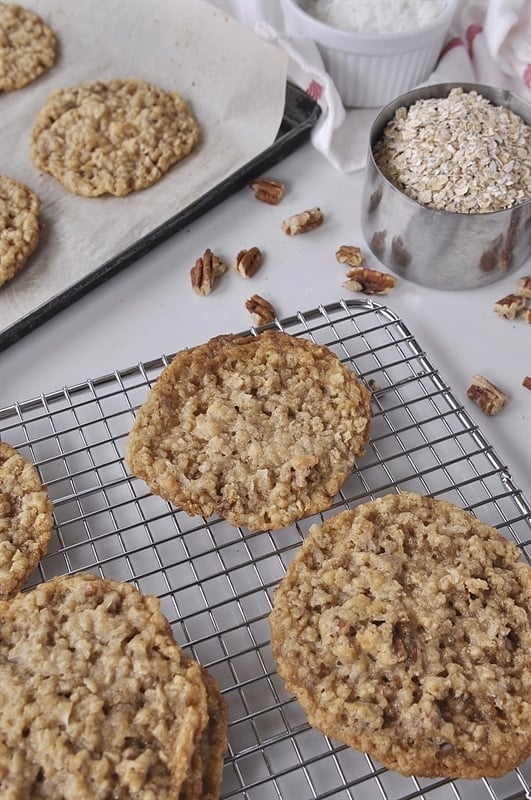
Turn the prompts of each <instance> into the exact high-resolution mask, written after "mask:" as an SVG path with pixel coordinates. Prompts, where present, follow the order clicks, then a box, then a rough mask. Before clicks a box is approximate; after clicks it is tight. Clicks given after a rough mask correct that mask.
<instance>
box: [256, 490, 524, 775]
mask: <svg viewBox="0 0 531 800" xmlns="http://www.w3.org/2000/svg"><path fill="white" fill-rule="evenodd" d="M518 558H519V550H518V548H517V547H516V546H515V545H514V544H512V543H511V542H509V541H508V540H507V539H505V538H504V537H503V536H502V535H501V534H500V533H499V532H498V531H497V530H495V529H494V528H491V527H490V526H489V525H487V524H485V523H483V522H480V521H479V520H477V519H476V518H475V517H473V516H472V515H470V514H468V513H467V512H465V511H464V510H463V509H461V508H458V507H457V506H454V505H453V504H451V503H449V502H446V501H444V500H435V499H433V498H430V497H423V496H420V495H418V494H414V493H409V492H404V493H402V494H397V495H394V494H393V495H388V496H386V497H381V498H379V499H377V500H374V501H372V502H367V503H365V504H363V505H360V506H358V507H357V508H355V509H354V510H349V511H344V512H342V513H340V514H336V515H335V516H332V517H330V518H328V519H327V520H326V521H325V522H324V523H323V524H322V525H315V526H313V527H312V528H311V529H310V532H309V535H308V537H307V539H306V540H305V542H304V543H303V545H302V548H301V549H300V551H299V552H298V553H297V555H296V556H295V559H294V561H293V562H292V563H291V564H290V566H289V567H288V570H287V573H286V576H285V577H284V578H283V579H282V580H281V582H280V585H279V587H278V589H277V591H276V593H275V595H274V599H273V611H272V613H271V615H270V625H271V636H272V650H273V655H274V658H275V661H276V664H277V667H278V671H279V674H280V675H281V677H282V678H283V680H284V681H285V684H286V687H287V689H288V690H289V691H291V692H293V693H294V694H295V696H296V697H297V699H298V700H299V702H300V703H301V705H302V707H303V709H304V711H305V712H306V714H307V717H308V720H309V722H310V724H311V725H312V726H314V727H315V728H317V729H318V730H320V731H322V732H324V733H326V734H328V735H329V736H331V737H333V738H335V739H337V740H339V741H341V742H344V743H345V744H347V745H349V746H351V747H354V748H356V749H359V750H362V751H366V752H368V753H370V754H371V755H372V756H373V757H375V758H377V759H379V760H380V761H381V762H383V764H384V765H385V766H387V767H388V768H390V769H394V770H397V771H398V772H401V773H402V774H404V775H412V774H417V775H421V776H425V777H449V778H479V777H483V776H489V777H498V776H501V775H503V774H505V773H506V772H508V771H509V770H510V769H512V768H514V767H515V766H516V765H518V764H519V763H521V762H522V761H524V760H525V759H526V757H527V756H529V755H530V753H531V671H530V669H529V654H530V653H531V623H530V609H531V569H530V567H529V566H528V565H526V564H524V563H523V562H522V561H518Z"/></svg>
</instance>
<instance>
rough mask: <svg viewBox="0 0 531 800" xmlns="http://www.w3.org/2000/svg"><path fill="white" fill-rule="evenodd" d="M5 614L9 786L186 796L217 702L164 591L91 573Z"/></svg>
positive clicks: (5, 606) (59, 583) (0, 688)
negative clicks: (175, 625)
mask: <svg viewBox="0 0 531 800" xmlns="http://www.w3.org/2000/svg"><path fill="white" fill-rule="evenodd" d="M0 621H1V625H0V701H1V702H0V795H2V797H31V798H32V800H41V799H42V800H44V798H46V800H59V798H61V800H77V798H80V797H82V798H84V800H103V798H108V797H120V798H122V799H123V800H127V798H131V800H132V798H135V799H136V800H140V799H142V800H155V798H156V800H170V798H171V800H176V799H177V798H178V797H179V792H180V789H181V787H182V785H183V782H184V781H185V779H186V776H187V774H188V772H189V769H190V763H191V757H192V750H193V746H194V743H195V741H196V737H197V732H198V731H199V730H202V729H203V728H204V727H205V725H206V724H207V702H206V692H205V688H204V684H203V680H202V676H201V668H200V666H199V664H197V663H196V662H195V661H193V660H191V659H184V658H183V656H182V654H181V650H180V647H179V646H178V645H177V644H176V642H175V640H174V639H173V636H172V632H171V627H170V625H169V623H168V621H167V620H166V618H165V617H164V616H163V615H162V613H161V611H160V607H159V602H158V600H157V599H156V598H155V597H151V596H144V595H142V594H140V592H138V591H137V590H136V589H135V588H134V587H133V586H131V585H129V584H126V583H120V582H118V581H111V580H104V579H101V578H98V577H96V576H95V575H89V574H83V573H80V574H77V575H75V576H60V577H58V578H54V579H52V580H50V581H48V582H47V583H44V584H40V585H39V586H37V587H36V588H35V589H33V590H32V591H30V592H23V593H20V594H19V595H17V596H16V597H15V598H14V599H12V600H10V601H3V602H1V603H0Z"/></svg>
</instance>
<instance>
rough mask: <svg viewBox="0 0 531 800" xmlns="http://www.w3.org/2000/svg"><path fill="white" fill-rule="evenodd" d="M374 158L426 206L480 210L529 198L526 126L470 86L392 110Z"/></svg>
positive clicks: (530, 158) (530, 138)
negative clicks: (393, 112) (469, 89)
mask: <svg viewBox="0 0 531 800" xmlns="http://www.w3.org/2000/svg"><path fill="white" fill-rule="evenodd" d="M374 157H375V160H376V163H377V165H378V167H379V168H380V170H381V171H382V173H383V174H384V175H385V176H386V177H387V178H388V179H389V180H390V181H391V182H392V183H393V184H394V185H395V186H396V187H397V188H398V189H400V190H401V191H403V192H404V194H406V195H407V196H408V197H411V198H412V199H413V200H416V201H417V202H418V203H420V204H421V205H423V206H427V207H429V208H436V209H440V210H445V211H457V212H461V213H463V212H464V213H483V212H488V211H501V210H502V209H504V208H511V207H512V206H515V205H518V204H519V203H522V202H525V201H526V200H529V199H531V128H530V127H529V125H527V124H526V123H525V122H524V120H523V119H522V118H521V117H519V116H518V115H517V114H515V113H513V112H512V111H511V110H510V109H508V108H506V107H504V106H495V105H493V104H492V103H491V102H489V101H488V100H487V99H486V98H485V97H483V96H482V95H481V94H479V93H478V92H475V91H471V92H465V91H464V90H463V89H462V88H459V87H458V88H454V89H452V90H451V91H450V93H449V95H448V96H447V97H443V98H436V97H433V98H425V99H421V100H418V101H417V102H415V103H413V104H412V105H411V106H409V108H404V107H401V108H399V109H397V111H396V112H395V115H394V117H393V118H392V119H391V120H390V121H389V122H388V124H387V125H386V127H385V130H384V133H383V136H382V138H381V139H380V141H379V142H377V143H376V145H375V147H374Z"/></svg>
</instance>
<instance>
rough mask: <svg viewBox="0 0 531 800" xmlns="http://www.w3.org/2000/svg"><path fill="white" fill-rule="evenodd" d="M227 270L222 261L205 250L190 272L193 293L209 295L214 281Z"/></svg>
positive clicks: (208, 250) (210, 251)
mask: <svg viewBox="0 0 531 800" xmlns="http://www.w3.org/2000/svg"><path fill="white" fill-rule="evenodd" d="M226 270H227V265H226V264H225V262H224V261H222V260H221V258H219V256H216V255H215V254H214V253H213V252H212V250H210V249H209V248H207V249H206V250H205V252H204V253H203V255H202V256H201V258H198V259H197V261H196V262H195V264H194V266H193V267H192V269H191V270H190V280H191V282H192V288H193V290H194V292H196V293H197V294H199V295H203V296H204V295H207V294H210V292H211V291H212V289H213V288H214V281H215V279H216V278H218V277H219V276H220V275H223V273H224V272H226Z"/></svg>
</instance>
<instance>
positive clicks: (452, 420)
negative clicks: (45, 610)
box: [0, 300, 531, 800]
mask: <svg viewBox="0 0 531 800" xmlns="http://www.w3.org/2000/svg"><path fill="white" fill-rule="evenodd" d="M275 325H276V326H277V327H278V328H280V329H282V330H285V331H287V332H289V333H291V334H292V335H296V336H304V337H308V338H310V339H312V340H314V341H316V342H318V343H321V344H326V345H327V346H328V347H330V348H331V349H332V351H333V352H335V353H336V354H337V355H338V356H339V358H340V359H341V360H342V361H343V362H344V363H346V364H347V365H350V366H352V368H353V369H355V370H356V371H357V372H358V373H359V374H360V376H361V377H362V380H364V381H365V382H366V383H367V384H368V385H369V386H370V387H371V388H372V391H373V412H374V422H373V429H372V438H371V442H370V445H369V447H368V450H367V452H366V454H365V456H364V457H363V458H362V459H360V460H359V463H358V464H357V466H356V468H355V469H354V470H353V472H352V474H351V476H350V477H349V478H348V480H347V481H346V483H345V485H344V486H343V488H342V490H341V492H340V493H339V495H338V496H337V497H336V499H335V501H334V503H333V506H332V509H331V512H326V513H327V514H328V513H333V512H337V511H340V510H343V509H345V508H347V507H351V506H353V505H356V504H358V503H361V502H364V501H366V500H368V499H371V498H374V497H377V496H381V495H383V494H386V493H388V492H394V491H398V490H412V491H417V492H420V493H424V494H431V495H433V496H434V497H438V498H446V499H447V500H450V501H451V502H454V503H456V504H457V505H459V506H462V507H463V508H466V509H468V510H470V511H471V512H472V513H474V514H476V515H477V516H478V517H480V518H481V519H483V520H484V521H485V522H487V523H489V524H491V525H493V526H494V527H496V528H497V529H498V530H500V531H501V533H503V534H504V535H505V536H507V537H508V538H509V539H510V540H512V541H514V542H515V543H516V544H517V545H518V546H519V547H520V548H521V551H522V557H523V558H524V559H527V561H528V562H529V561H530V560H531V508H530V506H529V503H528V501H527V500H526V499H525V497H524V496H523V495H522V493H521V491H520V490H519V489H518V488H517V487H516V486H515V485H514V483H513V480H512V479H511V475H510V471H509V469H508V468H507V466H506V465H504V464H503V462H501V461H500V460H499V458H498V456H497V455H496V453H495V452H494V451H493V449H492V447H491V445H490V444H489V442H488V441H486V439H485V438H484V436H483V434H482V433H481V430H480V429H479V428H478V426H477V425H476V424H475V423H474V422H473V421H472V419H471V418H470V417H469V416H468V414H467V413H466V411H465V410H464V408H463V405H462V403H461V402H460V401H459V399H458V398H457V397H456V396H455V395H454V394H453V392H452V391H451V389H450V388H449V387H448V385H447V384H446V383H445V380H444V377H443V376H441V375H440V373H439V372H438V370H437V368H436V366H435V365H434V364H433V363H432V361H431V360H430V358H429V356H428V355H427V354H426V352H425V351H424V350H423V349H422V347H421V345H420V344H419V343H418V341H417V340H416V339H415V337H414V336H413V334H412V333H411V332H410V330H409V329H408V327H407V325H406V324H405V323H404V322H403V321H402V320H401V319H399V318H398V317H397V316H396V315H395V314H394V313H393V312H392V311H391V310H389V309H388V308H386V307H385V306H381V305H378V304H376V303H374V302H372V301H370V300H367V301H363V300H351V301H341V302H338V303H334V304H331V305H327V306H320V307H319V308H315V309H312V310H310V311H308V312H304V313H302V312H299V313H297V314H295V315H294V316H292V317H289V318H287V319H285V320H283V321H279V322H277V323H275ZM254 330H255V329H251V331H254ZM247 333H248V331H247ZM169 360H170V356H163V357H160V358H156V359H155V360H153V361H150V362H148V363H141V364H137V365H135V366H132V367H130V368H128V369H121V370H117V371H116V372H114V373H112V374H109V375H105V376H102V377H99V378H96V379H94V380H90V381H87V382H86V383H82V384H79V385H76V386H71V387H68V388H62V389H58V390H57V391H56V392H52V393H49V394H47V395H44V396H41V397H39V398H35V399H29V400H26V401H23V402H19V403H17V404H15V405H13V406H10V407H8V408H4V409H2V410H0V435H1V438H2V439H4V440H5V441H8V442H10V443H11V444H12V445H14V446H15V447H18V448H19V449H20V450H21V451H22V452H23V454H24V455H25V456H26V457H27V458H29V459H31V460H32V461H33V462H34V463H35V464H36V465H37V467H38V469H39V471H40V474H41V476H42V480H43V481H44V482H45V483H46V484H47V485H48V488H49V492H50V495H51V497H52V499H53V502H54V508H55V521H56V527H55V530H54V533H53V538H52V541H51V545H50V547H49V551H48V553H47V555H46V556H45V557H44V558H43V559H42V561H41V564H40V566H39V568H38V569H37V570H36V571H35V573H34V575H33V576H32V577H31V579H30V580H29V581H28V585H27V588H30V587H31V586H34V585H35V584H37V583H38V582H41V581H45V580H47V579H49V578H51V577H52V576H54V575H59V574H64V573H73V572H78V571H82V570H84V571H90V572H94V573H96V574H98V575H101V576H104V577H107V578H113V579H117V580H123V581H129V582H132V583H134V584H135V585H136V586H137V587H138V588H139V589H140V590H141V591H142V592H144V593H151V594H155V595H157V596H158V597H159V598H160V601H161V605H162V610H163V611H164V613H165V614H166V616H167V617H168V619H169V620H170V622H171V625H172V629H173V632H174V635H175V638H176V640H177V641H178V642H179V644H180V645H181V646H182V647H183V649H184V650H185V651H186V652H188V653H189V654H190V655H191V656H193V657H194V658H196V659H197V660H198V661H199V662H200V663H202V664H203V665H204V666H205V667H206V668H207V669H208V670H209V671H210V672H211V674H212V675H213V676H214V677H215V678H216V680H217V681H218V682H219V685H220V687H221V690H222V692H223V695H224V697H225V699H226V700H227V703H228V706H229V717H230V725H229V751H228V753H227V756H226V760H225V768H224V778H223V786H222V792H221V798H222V800H229V798H231V799H233V798H239V799H241V800H272V799H273V798H277V800H292V798H293V797H296V798H297V800H325V799H326V800H328V799H329V798H335V800H377V799H378V798H380V800H412V798H424V800H451V799H453V800H530V798H531V795H530V792H529V786H530V783H531V759H528V760H527V761H526V762H525V763H523V764H522V765H521V766H520V767H519V768H518V769H516V770H513V771H511V772H509V773H508V774H507V775H506V776H505V777H503V778H500V779H496V780H493V779H483V780H476V781H470V780H456V781H445V780H428V779H423V778H421V777H413V778H406V777H403V776H400V775H398V774H397V773H394V772H391V771H388V770H386V769H385V768H384V767H383V766H382V765H381V764H380V763H378V762H377V761H375V760H374V759H373V758H371V757H370V756H368V755H366V754H363V753H361V752H357V751H355V750H352V749H349V748H347V747H344V746H343V745H340V744H339V743H338V742H336V741H333V740H331V739H329V738H328V737H326V736H323V735H321V734H320V733H318V732H317V731H315V730H312V729H311V728H310V727H309V726H308V724H307V721H306V719H305V716H304V714H303V712H302V710H301V708H300V707H299V705H298V703H297V702H296V701H295V699H294V698H293V696H291V695H290V694H289V693H287V692H286V691H285V689H284V687H283V684H282V681H281V680H280V679H279V677H278V675H277V673H276V670H275V664H274V661H273V658H272V655H271V651H270V644H269V626H268V622H267V617H268V614H269V611H270V609H271V598H272V594H273V591H274V589H275V587H276V585H277V584H278V581H279V580H280V579H281V578H282V576H283V574H284V572H285V569H286V566H287V564H288V563H289V562H290V560H291V559H292V558H293V556H294V554H295V553H296V552H297V549H298V548H299V546H300V543H301V541H302V540H303V539H304V537H305V535H306V533H307V531H308V529H309V526H310V525H311V524H312V523H314V522H316V521H319V520H321V519H322V516H321V515H315V516H312V517H310V518H307V519H303V520H301V521H300V522H299V523H297V524H296V525H293V526H291V527H289V528H284V529H282V530H279V531H264V532H259V533H253V534H250V533H248V532H247V531H246V530H245V529H240V528H234V527H232V526H231V525H229V524H228V523H226V522H225V521H224V520H221V519H219V518H217V517H212V518H208V519H204V518H202V517H190V516H188V515H187V514H186V513H184V512H183V511H181V510H179V509H176V508H175V507H172V506H171V505H170V504H168V503H166V502H165V501H163V500H161V499H160V498H159V497H155V496H153V495H152V494H150V493H149V492H147V491H146V486H145V484H144V483H143V482H141V481H138V480H137V479H135V478H133V477H132V476H131V475H130V474H129V473H128V471H127V469H126V468H125V466H124V463H123V458H122V456H123V451H124V444H125V441H126V438H127V436H128V433H129V431H130V429H131V426H132V423H133V419H134V415H135V410H136V409H137V408H138V407H139V405H140V404H141V403H142V402H143V401H144V400H145V398H146V396H147V393H148V391H149V388H150V386H151V385H152V384H153V382H154V381H155V380H156V379H157V377H158V375H159V374H160V372H161V370H162V369H163V367H164V366H165V364H167V363H168V361H169Z"/></svg>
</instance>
